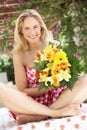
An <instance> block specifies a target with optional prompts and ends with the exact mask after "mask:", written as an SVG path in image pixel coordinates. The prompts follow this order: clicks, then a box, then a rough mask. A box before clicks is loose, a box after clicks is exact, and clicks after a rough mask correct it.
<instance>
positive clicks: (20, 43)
mask: <svg viewBox="0 0 87 130" xmlns="http://www.w3.org/2000/svg"><path fill="white" fill-rule="evenodd" d="M26 17H34V18H36V19H37V20H38V22H39V23H40V26H41V37H40V39H41V41H42V43H43V44H45V43H46V39H47V34H48V30H47V27H46V25H45V23H44V21H43V19H42V18H41V16H40V14H39V13H38V12H37V11H36V10H33V9H29V10H25V11H23V12H22V14H20V15H19V17H18V18H17V20H16V25H15V32H14V41H15V44H14V50H15V51H18V50H25V51H26V50H29V42H28V41H27V40H26V39H25V38H24V37H23V35H22V27H23V22H24V20H25V18H26ZM42 46H43V45H42Z"/></svg>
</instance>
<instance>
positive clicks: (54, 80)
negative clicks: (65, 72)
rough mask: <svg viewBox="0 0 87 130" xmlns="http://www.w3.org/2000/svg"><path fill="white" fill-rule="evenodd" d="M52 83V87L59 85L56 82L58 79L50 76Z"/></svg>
mask: <svg viewBox="0 0 87 130" xmlns="http://www.w3.org/2000/svg"><path fill="white" fill-rule="evenodd" d="M52 82H53V85H54V86H59V85H60V83H59V81H58V78H57V77H56V76H52Z"/></svg>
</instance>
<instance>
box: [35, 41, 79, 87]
mask: <svg viewBox="0 0 87 130" xmlns="http://www.w3.org/2000/svg"><path fill="white" fill-rule="evenodd" d="M72 61H73V62H72ZM34 62H35V66H34V68H35V69H36V70H37V71H38V72H39V82H40V86H39V89H42V88H49V87H58V86H60V85H61V86H65V85H67V87H68V88H69V89H72V87H73V84H74V82H75V81H76V80H77V79H78V74H79V73H80V70H81V69H80V68H81V67H78V66H80V64H79V63H80V62H79V60H78V59H76V58H75V57H74V56H73V57H71V56H69V55H68V54H67V53H66V52H65V51H64V50H63V49H61V48H59V47H56V46H55V45H53V44H52V43H50V44H49V45H48V46H47V47H46V48H45V49H44V50H43V51H39V52H38V54H37V55H36V57H35V61H34ZM73 65H75V66H73ZM74 67H76V69H77V68H78V69H77V71H76V70H75V71H74ZM73 72H74V73H73Z"/></svg>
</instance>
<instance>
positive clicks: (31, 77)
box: [26, 68, 40, 88]
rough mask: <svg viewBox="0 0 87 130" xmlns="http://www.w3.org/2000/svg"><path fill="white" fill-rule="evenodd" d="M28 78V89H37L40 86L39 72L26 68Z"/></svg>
mask: <svg viewBox="0 0 87 130" xmlns="http://www.w3.org/2000/svg"><path fill="white" fill-rule="evenodd" d="M26 77H27V81H28V87H30V88H37V87H39V85H40V82H39V72H38V71H37V70H35V69H33V68H26Z"/></svg>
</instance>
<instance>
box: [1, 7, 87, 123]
mask: <svg viewBox="0 0 87 130" xmlns="http://www.w3.org/2000/svg"><path fill="white" fill-rule="evenodd" d="M14 39H15V46H14V50H13V63H14V70H15V81H16V86H17V88H18V90H19V91H20V92H19V91H17V90H13V89H10V88H5V87H1V91H0V93H1V99H2V100H1V101H2V102H3V103H4V105H5V106H7V107H8V108H10V109H11V110H12V111H14V112H15V113H16V120H17V122H18V123H19V124H22V123H27V122H29V121H39V120H42V119H46V118H48V117H56V118H57V117H64V116H75V115H78V114H80V113H81V108H80V107H79V106H80V105H79V104H81V103H82V102H83V101H84V100H85V99H86V98H87V95H86V93H87V80H86V79H87V75H84V76H83V77H81V78H80V79H79V80H78V81H77V82H76V83H75V85H74V86H73V90H72V91H71V90H69V89H68V88H66V89H64V88H63V87H58V88H56V89H53V88H51V89H49V90H47V89H42V90H41V91H38V86H39V84H40V83H39V81H38V80H37V77H36V70H34V69H33V66H34V57H35V55H36V54H37V52H38V50H43V49H44V48H45V47H46V46H47V45H48V30H47V28H46V25H45V24H44V22H43V20H42V18H41V16H40V15H39V14H38V12H37V11H35V10H32V9H30V10H26V11H25V12H23V13H22V14H21V15H20V16H19V17H18V19H17V21H16V27H15V35H14ZM2 86H4V85H2ZM2 92H3V93H5V95H4V97H3V96H2ZM23 93H25V94H23ZM26 95H27V96H26ZM11 96H12V98H11ZM14 96H15V97H14ZM5 99H6V100H5ZM20 113H22V114H20Z"/></svg>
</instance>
